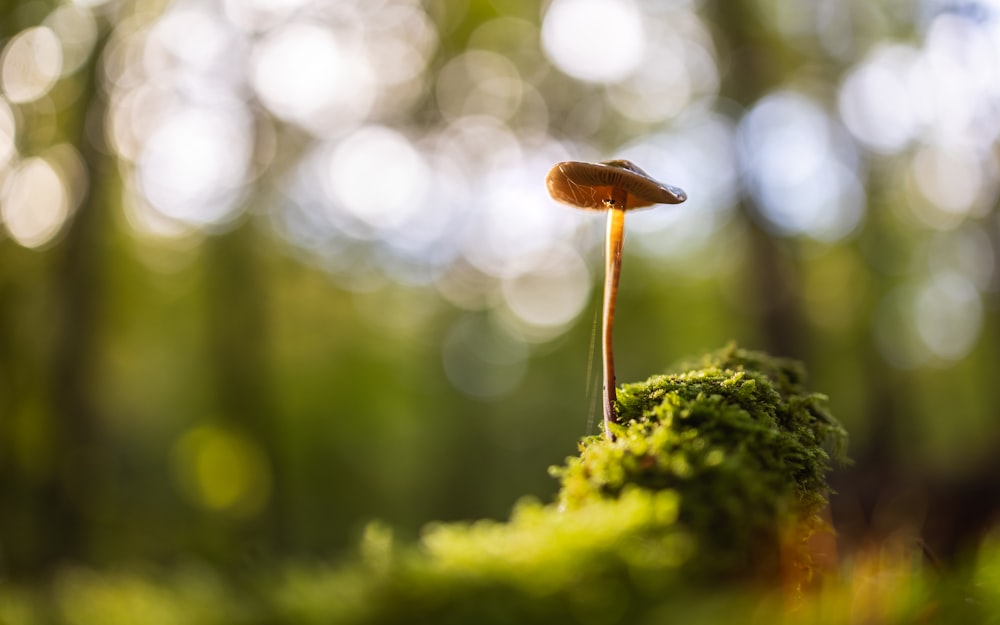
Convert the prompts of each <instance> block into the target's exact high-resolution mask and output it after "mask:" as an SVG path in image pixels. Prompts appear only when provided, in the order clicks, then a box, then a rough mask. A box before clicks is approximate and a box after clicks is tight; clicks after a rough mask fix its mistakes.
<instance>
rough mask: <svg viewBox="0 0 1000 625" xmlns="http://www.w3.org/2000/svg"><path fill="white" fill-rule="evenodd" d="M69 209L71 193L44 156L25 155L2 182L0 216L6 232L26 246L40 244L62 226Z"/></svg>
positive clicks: (47, 240) (47, 241)
mask: <svg viewBox="0 0 1000 625" xmlns="http://www.w3.org/2000/svg"><path fill="white" fill-rule="evenodd" d="M70 208H71V198H70V192H69V190H68V189H67V188H66V183H65V182H64V180H63V178H62V176H60V174H59V171H58V170H57V169H56V167H55V166H54V165H53V164H52V163H51V162H50V161H49V160H47V159H45V158H39V157H34V158H28V159H25V160H24V161H22V162H21V163H19V164H18V165H17V167H15V168H14V170H13V171H12V172H11V173H10V174H9V176H8V177H7V179H6V180H5V181H4V186H3V195H2V198H0V216H2V217H3V225H4V227H5V228H6V229H7V232H8V234H10V236H11V237H12V238H13V239H14V240H15V241H17V242H18V243H20V244H21V245H23V246H25V247H41V246H43V245H45V244H46V243H49V242H50V241H52V239H53V238H54V237H55V236H56V235H57V234H58V233H59V231H60V230H61V229H62V227H63V224H64V223H65V222H66V219H67V217H69V214H70Z"/></svg>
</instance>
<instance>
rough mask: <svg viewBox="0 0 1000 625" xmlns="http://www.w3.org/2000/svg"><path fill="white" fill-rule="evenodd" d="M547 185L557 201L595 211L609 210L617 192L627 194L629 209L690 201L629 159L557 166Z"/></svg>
mask: <svg viewBox="0 0 1000 625" xmlns="http://www.w3.org/2000/svg"><path fill="white" fill-rule="evenodd" d="M545 185H546V186H547V187H548V188H549V194H550V195H551V196H552V197H553V198H554V199H556V200H558V201H560V202H563V203H565V204H569V205H571V206H576V207H577V208H586V209H591V210H607V209H608V202H609V200H611V199H612V197H613V195H614V190H615V189H622V190H624V191H625V192H626V193H627V196H626V199H625V206H624V208H625V210H630V209H633V208H643V207H645V206H652V205H653V204H680V203H681V202H683V201H684V200H686V199H687V194H686V193H684V191H682V190H681V189H678V188H677V187H672V186H670V185H666V184H663V183H661V182H657V181H656V180H654V179H653V178H651V177H650V175H649V174H647V173H646V172H644V171H642V170H641V169H639V167H638V166H636V165H635V164H634V163H632V162H631V161H625V160H616V161H604V162H603V163H582V162H579V161H565V162H562V163H557V164H556V165H555V166H554V167H553V168H552V169H550V170H549V175H548V176H546V177H545Z"/></svg>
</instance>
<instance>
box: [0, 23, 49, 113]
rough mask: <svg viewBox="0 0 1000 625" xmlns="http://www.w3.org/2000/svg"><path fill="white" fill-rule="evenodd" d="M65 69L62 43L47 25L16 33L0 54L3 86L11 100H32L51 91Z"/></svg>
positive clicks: (0, 82)
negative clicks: (63, 67)
mask: <svg viewBox="0 0 1000 625" xmlns="http://www.w3.org/2000/svg"><path fill="white" fill-rule="evenodd" d="M61 73H62V46H61V45H60V44H59V38H58V37H56V35H55V33H54V32H52V29H51V28H48V27H47V26H36V27H34V28H28V29H26V30H22V31H21V32H20V33H18V34H16V35H14V37H13V38H11V39H10V41H8V42H7V46H6V47H5V48H4V50H3V55H2V56H0V87H2V88H3V91H4V94H5V95H6V96H7V99H8V100H10V101H11V102H17V103H24V102H33V101H34V100H37V99H38V98H40V97H42V96H43V95H45V94H46V93H48V91H49V89H51V88H52V85H54V84H56V80H57V79H58V78H59V75H60V74H61Z"/></svg>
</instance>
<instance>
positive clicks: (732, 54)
mask: <svg viewBox="0 0 1000 625" xmlns="http://www.w3.org/2000/svg"><path fill="white" fill-rule="evenodd" d="M755 4H756V3H754V2H751V1H750V0H712V1H711V2H709V3H708V4H707V6H706V16H707V17H708V18H709V20H710V22H711V23H713V24H715V26H716V29H717V31H718V34H719V37H718V38H717V44H718V45H719V47H720V48H721V49H722V58H723V59H724V66H723V71H724V73H725V79H724V80H723V83H722V84H723V92H722V94H721V95H722V96H723V97H725V98H729V99H731V100H733V101H735V102H737V103H738V104H739V105H740V106H742V107H744V108H749V107H751V106H753V104H754V103H755V102H756V101H757V100H758V99H760V98H761V97H762V96H764V95H765V94H766V93H768V91H770V90H771V89H772V88H774V87H775V86H777V85H778V84H779V83H780V81H781V80H782V79H783V78H784V77H785V76H787V75H788V71H787V70H788V67H787V64H788V62H789V59H790V55H789V53H788V51H787V50H785V49H784V47H783V45H784V44H783V43H782V42H781V40H780V39H778V38H776V37H774V36H773V35H772V34H771V33H768V32H766V31H765V29H764V27H763V25H762V24H761V22H760V20H759V19H758V15H757V13H756V10H755ZM792 60H794V59H792ZM739 212H740V214H741V215H743V217H744V221H745V223H746V228H747V233H748V235H749V254H750V262H749V263H748V268H747V271H748V272H749V276H748V280H746V281H745V284H746V285H747V289H748V291H749V292H748V293H747V294H746V298H747V309H748V310H747V312H748V313H749V314H751V315H753V316H755V317H756V323H757V327H758V329H759V333H760V337H761V340H762V341H763V346H762V347H763V348H764V349H765V350H767V351H768V352H770V353H772V354H775V355H782V356H791V357H795V358H805V356H806V353H805V352H806V349H805V346H804V345H803V332H804V328H803V322H802V311H801V309H800V306H799V290H800V289H799V283H800V279H799V272H798V269H797V268H796V266H795V263H794V258H792V255H791V254H790V250H789V249H788V247H787V246H786V245H784V244H783V242H782V241H781V240H779V239H777V238H776V237H774V236H772V235H771V234H770V233H768V232H767V231H766V230H765V229H764V228H763V227H762V225H761V224H762V223H763V221H764V218H763V216H762V215H761V214H760V209H759V207H758V206H756V204H755V203H754V201H753V199H752V198H750V197H748V196H747V195H746V194H744V196H743V198H742V200H741V202H740V205H739Z"/></svg>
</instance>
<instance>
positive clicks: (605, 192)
mask: <svg viewBox="0 0 1000 625" xmlns="http://www.w3.org/2000/svg"><path fill="white" fill-rule="evenodd" d="M545 184H546V186H547V187H548V189H549V194H550V195H551V196H552V197H553V198H554V199H555V200H557V201H559V202H563V203H565V204H569V205H570V206H575V207H577V208H583V209H588V210H601V211H603V210H606V211H608V232H607V248H606V249H607V252H606V254H607V258H606V264H605V269H604V311H603V312H604V320H603V333H602V339H603V341H602V342H603V349H602V354H603V358H604V434H605V436H607V437H608V439H609V440H614V436H613V435H612V434H611V427H610V426H611V424H612V423H618V419H617V414H616V410H615V401H616V399H617V395H616V392H615V358H614V346H613V344H612V340H611V328H612V326H613V325H614V321H615V298H616V297H617V295H618V277H619V275H620V274H621V268H622V243H623V241H624V236H625V211H628V210H632V209H635V208H644V207H647V206H652V205H654V204H680V203H681V202H683V201H684V200H686V199H687V194H686V193H684V191H682V190H681V189H678V188H677V187H672V186H670V185H666V184H663V183H661V182H657V181H656V180H654V179H653V178H651V177H650V176H649V174H647V173H646V172H644V171H642V170H641V169H639V168H638V167H637V166H636V165H635V164H634V163H632V162H631V161H625V160H614V161H604V162H602V163H581V162H577V161H566V162H563V163H558V164H556V166H555V167H553V168H552V169H551V170H549V174H548V176H546V177H545Z"/></svg>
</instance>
